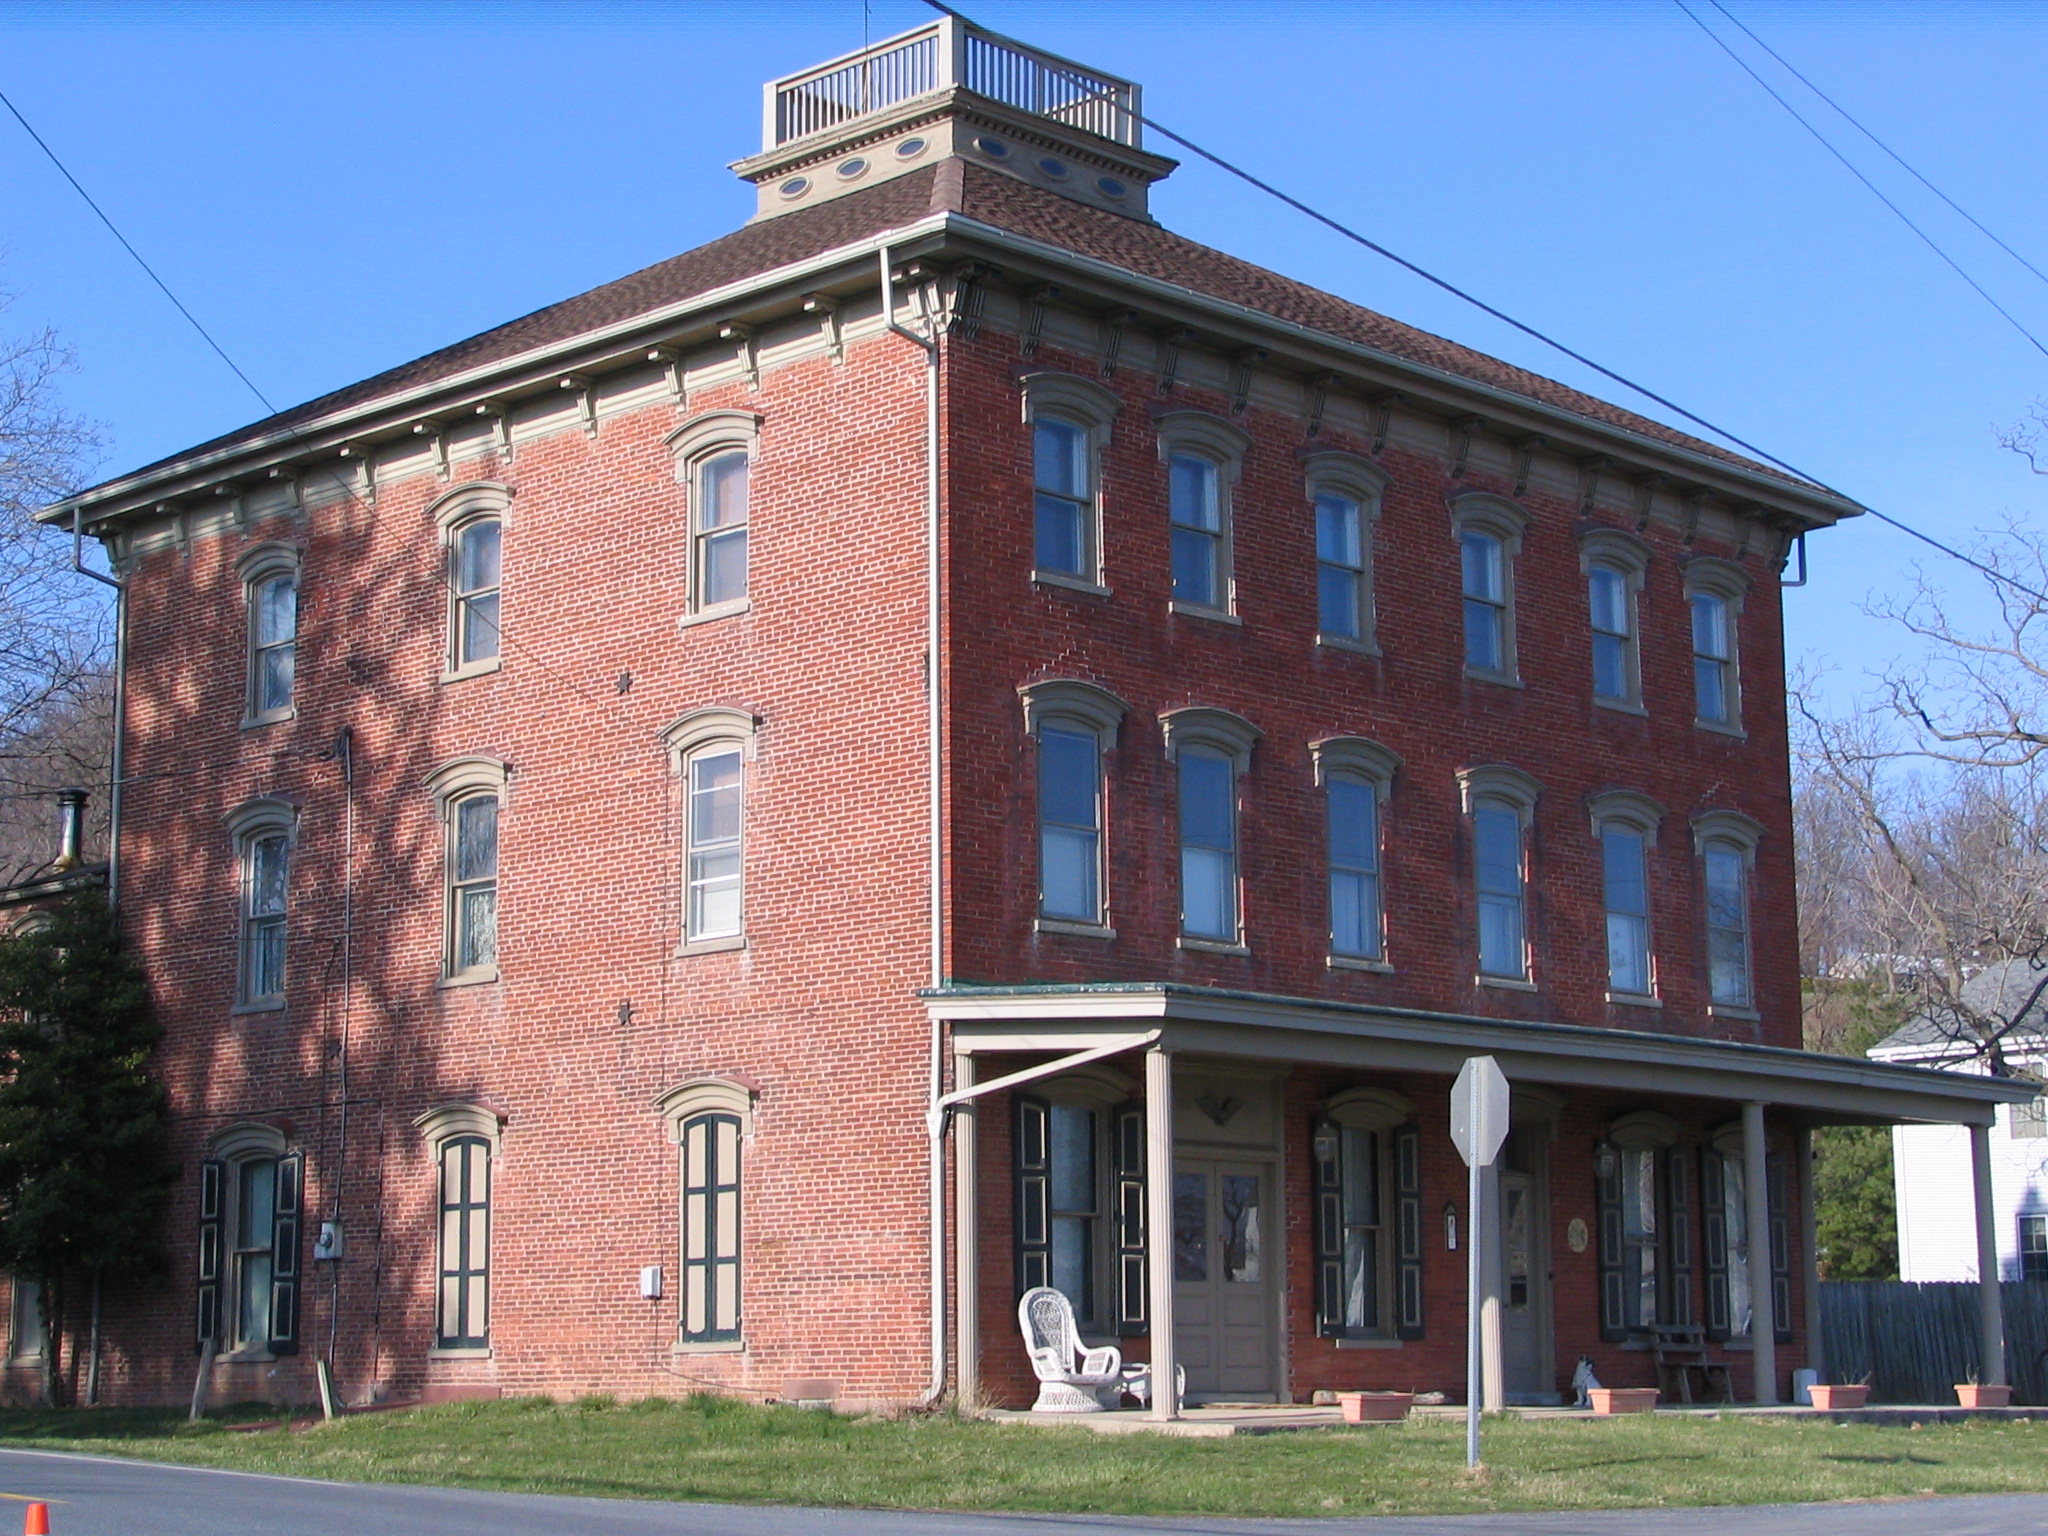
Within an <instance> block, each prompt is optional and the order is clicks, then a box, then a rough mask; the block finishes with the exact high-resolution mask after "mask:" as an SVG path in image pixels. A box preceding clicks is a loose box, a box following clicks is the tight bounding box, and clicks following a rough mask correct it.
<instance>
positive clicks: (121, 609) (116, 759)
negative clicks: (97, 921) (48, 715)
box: [71, 507, 128, 909]
mask: <svg viewBox="0 0 2048 1536" xmlns="http://www.w3.org/2000/svg"><path fill="white" fill-rule="evenodd" d="M83 515H84V514H83V513H82V512H81V511H80V510H79V509H78V508H77V507H73V508H72V509H71V568H72V569H73V570H74V571H76V572H78V574H79V575H81V576H89V577H91V578H92V579H93V580H94V581H97V582H99V583H100V584H101V585H103V586H108V587H112V588H113V589H114V742H113V752H112V754H111V756H110V757H109V759H108V763H107V777H108V778H109V779H110V780H111V781H112V782H110V783H109V784H108V786H107V905H108V906H109V907H110V908H115V909H118V908H119V907H120V905H121V800H122V795H121V778H122V774H123V771H124V765H125V762H126V753H125V752H124V750H123V741H122V738H123V737H125V736H126V735H127V734H128V584H127V583H126V582H124V581H122V580H120V579H119V578H118V577H114V576H107V575H103V574H102V573H101V572H99V571H96V570H94V569H92V567H90V566H88V565H87V564H86V563H85V529H84V526H83V524H82V523H81V522H80V521H79V520H80V518H81V517H82V516H83Z"/></svg>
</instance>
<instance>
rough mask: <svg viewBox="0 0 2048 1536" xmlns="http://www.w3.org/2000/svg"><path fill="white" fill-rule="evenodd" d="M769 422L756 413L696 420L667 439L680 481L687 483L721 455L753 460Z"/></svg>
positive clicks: (707, 415) (731, 412)
mask: <svg viewBox="0 0 2048 1536" xmlns="http://www.w3.org/2000/svg"><path fill="white" fill-rule="evenodd" d="M765 419H766V418H764V417H762V416H759V415H757V414H755V413H754V412H753V411H734V410H726V411H705V412H704V413H703V414H702V415H698V416H692V417H691V418H690V419H689V420H688V421H686V422H684V423H683V424H682V425H681V426H679V427H677V428H676V429H675V430H674V431H673V432H671V433H669V435H668V436H667V437H666V438H664V439H663V441H664V442H665V443H666V444H667V445H668V451H669V452H670V453H671V454H673V455H674V456H675V466H676V478H677V479H678V480H681V481H685V482H687V481H688V479H689V477H690V474H691V473H692V471H693V470H694V469H695V468H696V466H697V465H699V464H701V463H703V462H704V461H705V460H706V459H709V458H714V457H716V456H717V455H718V454H721V453H733V452H736V453H744V454H746V455H747V456H748V457H749V458H752V457H753V456H754V454H755V453H756V452H757V451H758V449H759V447H760V441H761V423H762V422H763V421H764V420H765Z"/></svg>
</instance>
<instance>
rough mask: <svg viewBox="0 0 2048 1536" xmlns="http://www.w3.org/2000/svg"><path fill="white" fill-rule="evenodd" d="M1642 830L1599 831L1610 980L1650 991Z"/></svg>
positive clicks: (1615, 986) (1639, 992)
mask: <svg viewBox="0 0 2048 1536" xmlns="http://www.w3.org/2000/svg"><path fill="white" fill-rule="evenodd" d="M1644 852H1645V850H1644V846H1643V834H1642V833H1640V832H1637V831H1635V830H1633V829H1631V828H1627V827H1608V828H1606V829H1605V830H1603V831H1602V832H1601V834H1600V858H1601V868H1602V872H1603V877H1604V882H1605V887H1606V901H1607V985H1608V988H1609V989H1610V990H1611V991H1615V992H1627V993H1633V994H1634V995H1636V996H1639V997H1640V996H1646V995H1647V994H1648V993H1649V990H1650V894H1649V880H1648V876H1647V874H1646V871H1645V869H1644Z"/></svg>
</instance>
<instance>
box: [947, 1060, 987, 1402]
mask: <svg viewBox="0 0 2048 1536" xmlns="http://www.w3.org/2000/svg"><path fill="white" fill-rule="evenodd" d="M973 1086H974V1058H973V1057H972V1056H969V1055H967V1054H966V1053H965V1052H960V1051H956V1052H955V1053H954V1055H953V1087H954V1089H955V1090H956V1091H957V1090H959V1089H963V1088H972V1087H973ZM978 1103H979V1100H976V1099H965V1100H963V1101H961V1102H960V1103H959V1104H957V1105H955V1106H954V1109H953V1180H954V1183H953V1315H954V1319H955V1321H954V1325H953V1327H954V1333H953V1339H954V1342H953V1350H954V1359H955V1360H956V1361H957V1362H958V1363H957V1364H956V1365H955V1366H954V1368H953V1382H954V1386H953V1400H954V1404H955V1406H957V1407H958V1408H959V1410H960V1411H961V1412H962V1413H973V1412H974V1411H975V1410H976V1409H978V1408H979V1407H980V1406H981V1402H980V1398H981V1306H980V1301H981V1285H980V1275H981V1200H980V1192H979V1190H978V1189H977V1188H976V1182H975V1181H976V1180H977V1179H978V1178H979V1177H980V1163H981V1159H980V1157H979V1155H978V1154H979V1152H980V1147H979V1145H978V1141H979V1137H980V1133H981V1122H980V1120H979V1118H978V1117H977V1116H976V1114H975V1106H976V1105H977V1104H978Z"/></svg>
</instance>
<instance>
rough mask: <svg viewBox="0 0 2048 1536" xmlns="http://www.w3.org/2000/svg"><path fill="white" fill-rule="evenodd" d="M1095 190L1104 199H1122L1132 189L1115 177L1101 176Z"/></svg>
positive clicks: (1097, 180) (1097, 179)
mask: <svg viewBox="0 0 2048 1536" xmlns="http://www.w3.org/2000/svg"><path fill="white" fill-rule="evenodd" d="M1095 190H1096V191H1098V192H1100V193H1101V194H1102V195H1103V196H1104V197H1122V196H1124V195H1125V194H1126V193H1128V192H1129V191H1130V190H1131V189H1130V188H1129V187H1127V186H1125V185H1124V184H1123V183H1122V182H1120V181H1118V180H1117V179H1116V178H1115V177H1114V176H1101V177H1098V178H1096V182H1095Z"/></svg>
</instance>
